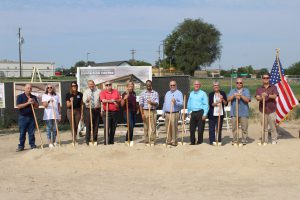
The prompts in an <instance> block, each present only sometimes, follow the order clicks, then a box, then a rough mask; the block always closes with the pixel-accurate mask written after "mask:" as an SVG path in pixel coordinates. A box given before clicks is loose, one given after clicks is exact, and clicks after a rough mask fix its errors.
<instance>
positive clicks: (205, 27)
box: [163, 19, 221, 75]
mask: <svg viewBox="0 0 300 200" xmlns="http://www.w3.org/2000/svg"><path fill="white" fill-rule="evenodd" d="M220 36H221V33H220V32H219V31H218V30H217V29H216V28H215V26H214V25H212V24H208V23H205V22H203V21H202V20H201V19H195V20H193V19H185V20H184V21H183V22H182V23H181V24H179V25H178V26H177V27H176V28H175V29H174V30H173V32H172V33H171V34H170V35H168V36H167V38H166V39H165V42H164V45H165V48H164V53H165V55H166V56H167V58H166V59H165V60H164V61H163V63H164V65H163V66H164V67H166V66H168V65H169V66H171V65H172V66H174V67H176V68H177V69H180V70H181V71H183V72H184V73H186V74H190V75H193V72H194V71H195V70H196V69H197V68H198V67H199V66H209V65H210V64H211V63H213V62H214V61H215V60H217V59H218V58H219V57H220V55H221V45H220ZM166 64H167V65H166Z"/></svg>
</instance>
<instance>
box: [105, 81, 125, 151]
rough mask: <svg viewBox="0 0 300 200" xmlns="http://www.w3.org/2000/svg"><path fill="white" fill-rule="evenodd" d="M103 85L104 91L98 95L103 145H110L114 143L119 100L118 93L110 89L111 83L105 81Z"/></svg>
mask: <svg viewBox="0 0 300 200" xmlns="http://www.w3.org/2000/svg"><path fill="white" fill-rule="evenodd" d="M104 85H105V88H106V89H105V90H102V91H101V93H100V100H101V102H102V105H103V114H102V120H103V123H104V144H105V145H106V144H108V145H110V144H114V142H115V132H116V128H117V124H118V114H119V103H120V101H121V98H120V94H119V91H118V90H117V89H113V88H112V82H110V81H106V82H105V84H104Z"/></svg>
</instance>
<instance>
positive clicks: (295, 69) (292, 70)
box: [285, 62, 300, 75]
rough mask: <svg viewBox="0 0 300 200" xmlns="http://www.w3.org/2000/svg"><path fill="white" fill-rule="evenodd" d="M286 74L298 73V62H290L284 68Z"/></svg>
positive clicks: (299, 65) (299, 68)
mask: <svg viewBox="0 0 300 200" xmlns="http://www.w3.org/2000/svg"><path fill="white" fill-rule="evenodd" d="M285 74H286V75H300V62H297V63H294V64H292V65H291V66H290V67H289V68H287V69H286V70H285Z"/></svg>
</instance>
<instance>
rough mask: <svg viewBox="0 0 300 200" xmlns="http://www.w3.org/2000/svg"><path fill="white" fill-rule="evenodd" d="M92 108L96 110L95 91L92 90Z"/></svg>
mask: <svg viewBox="0 0 300 200" xmlns="http://www.w3.org/2000/svg"><path fill="white" fill-rule="evenodd" d="M91 106H92V108H95V101H94V90H91Z"/></svg>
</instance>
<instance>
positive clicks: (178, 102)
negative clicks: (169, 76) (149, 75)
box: [163, 80, 183, 146]
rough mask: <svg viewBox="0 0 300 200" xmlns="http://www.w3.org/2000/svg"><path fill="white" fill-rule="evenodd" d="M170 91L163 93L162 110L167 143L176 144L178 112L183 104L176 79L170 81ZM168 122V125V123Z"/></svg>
mask: <svg viewBox="0 0 300 200" xmlns="http://www.w3.org/2000/svg"><path fill="white" fill-rule="evenodd" d="M169 86H170V91H168V92H167V93H166V95H165V99H164V105H163V111H164V113H165V118H166V120H165V124H166V130H167V138H168V140H167V144H168V145H172V146H177V137H178V120H179V112H180V111H181V109H182V106H183V95H182V93H181V92H180V91H179V90H177V85H176V81H174V80H172V81H170V85H169ZM169 124H170V125H169Z"/></svg>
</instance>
